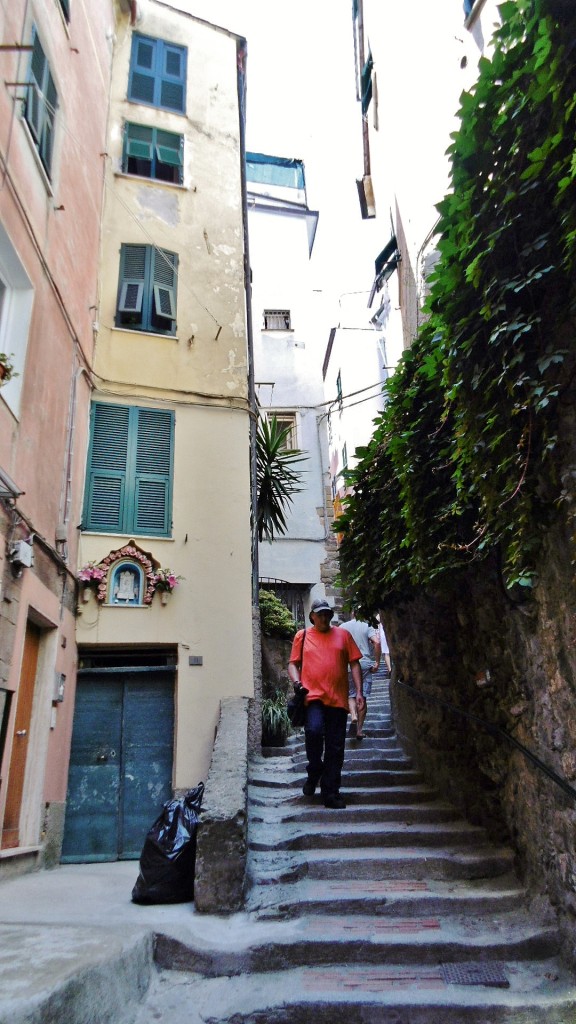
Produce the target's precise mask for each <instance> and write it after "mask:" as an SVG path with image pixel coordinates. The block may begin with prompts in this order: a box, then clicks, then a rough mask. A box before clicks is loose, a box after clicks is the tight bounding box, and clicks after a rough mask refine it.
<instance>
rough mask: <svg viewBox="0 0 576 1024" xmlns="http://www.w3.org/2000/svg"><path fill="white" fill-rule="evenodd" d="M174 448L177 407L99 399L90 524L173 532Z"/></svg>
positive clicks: (88, 497)
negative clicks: (144, 406)
mask: <svg viewBox="0 0 576 1024" xmlns="http://www.w3.org/2000/svg"><path fill="white" fill-rule="evenodd" d="M173 448H174V413H172V412H167V411H165V410H156V409H139V408H137V407H135V406H123V405H107V404H104V403H99V402H96V403H94V405H93V407H92V433H91V440H90V450H89V454H88V473H87V490H86V510H85V517H84V520H85V522H84V528H85V529H87V530H100V531H102V532H104V533H126V534H132V533H138V534H143V533H144V534H157V535H159V536H168V535H169V534H170V531H171V529H172V521H171V507H172V467H173Z"/></svg>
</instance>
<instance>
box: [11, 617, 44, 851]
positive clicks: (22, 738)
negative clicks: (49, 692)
mask: <svg viewBox="0 0 576 1024" xmlns="http://www.w3.org/2000/svg"><path fill="white" fill-rule="evenodd" d="M39 649H40V629H39V628H38V626H35V625H34V624H33V623H32V622H29V623H28V625H27V627H26V637H25V640H24V655H23V659H22V670H21V672H20V682H19V684H18V695H17V698H16V718H15V723H14V735H13V738H12V754H11V757H10V768H9V773H8V788H7V792H6V807H5V809H4V827H3V829H2V848H3V849H14V848H15V847H17V846H19V845H20V811H21V808H22V792H23V789H24V777H25V774H26V761H27V758H28V746H29V743H30V723H31V721H32V703H33V700H34V687H35V684H36V673H37V671H38V651H39Z"/></svg>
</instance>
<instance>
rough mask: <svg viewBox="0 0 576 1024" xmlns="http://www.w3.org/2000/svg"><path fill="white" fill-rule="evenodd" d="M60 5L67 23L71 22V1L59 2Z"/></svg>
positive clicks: (61, 0)
mask: <svg viewBox="0 0 576 1024" xmlns="http://www.w3.org/2000/svg"><path fill="white" fill-rule="evenodd" d="M59 3H60V10H61V11H62V14H63V15H64V19H65V21H70V0H59Z"/></svg>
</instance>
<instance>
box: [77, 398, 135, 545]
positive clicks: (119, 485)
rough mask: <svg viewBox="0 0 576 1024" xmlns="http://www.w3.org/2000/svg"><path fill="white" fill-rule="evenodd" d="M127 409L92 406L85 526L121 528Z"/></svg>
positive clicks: (127, 421)
mask: <svg viewBox="0 0 576 1024" xmlns="http://www.w3.org/2000/svg"><path fill="white" fill-rule="evenodd" d="M129 414H130V410H129V409H128V408H127V407H126V406H121V405H103V404H100V403H95V404H94V405H93V406H92V436H91V441H90V452H89V455H88V460H89V468H88V490H87V503H86V504H87V508H86V516H85V523H86V529H88V530H102V531H106V532H108V531H109V532H111V533H121V532H123V526H124V520H123V511H124V505H125V496H126V475H127V467H128V436H129Z"/></svg>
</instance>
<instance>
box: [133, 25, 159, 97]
mask: <svg viewBox="0 0 576 1024" xmlns="http://www.w3.org/2000/svg"><path fill="white" fill-rule="evenodd" d="M156 43H157V40H155V39H148V38H146V36H139V35H137V34H136V33H134V35H133V36H132V54H131V58H130V77H129V80H128V98H129V99H131V100H135V101H136V102H139V103H151V104H153V103H154V84H155V81H156Z"/></svg>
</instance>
